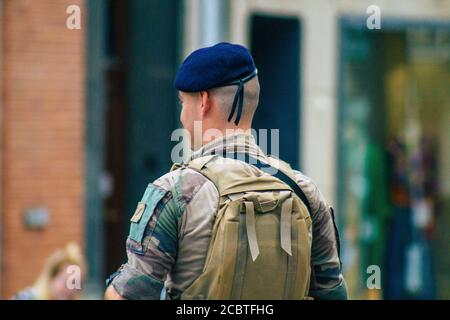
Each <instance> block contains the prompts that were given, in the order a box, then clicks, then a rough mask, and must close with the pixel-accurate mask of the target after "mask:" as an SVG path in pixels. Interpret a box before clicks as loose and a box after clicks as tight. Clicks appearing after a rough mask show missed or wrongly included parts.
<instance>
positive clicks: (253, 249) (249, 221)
mask: <svg viewBox="0 0 450 320" xmlns="http://www.w3.org/2000/svg"><path fill="white" fill-rule="evenodd" d="M244 204H245V218H246V220H245V222H246V225H247V238H248V246H249V248H250V254H251V255H252V260H253V261H255V260H256V258H258V256H259V247H258V240H257V239H256V221H255V209H254V206H253V202H251V201H245V202H244Z"/></svg>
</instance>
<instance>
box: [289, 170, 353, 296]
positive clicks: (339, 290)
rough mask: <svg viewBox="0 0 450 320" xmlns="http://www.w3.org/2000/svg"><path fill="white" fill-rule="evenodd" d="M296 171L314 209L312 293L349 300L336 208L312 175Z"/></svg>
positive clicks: (312, 214) (310, 293)
mask: <svg viewBox="0 0 450 320" xmlns="http://www.w3.org/2000/svg"><path fill="white" fill-rule="evenodd" d="M295 173H296V180H297V183H298V184H299V186H300V187H301V188H302V190H303V192H304V193H305V195H306V197H307V198H308V200H309V202H310V206H311V211H312V212H310V214H311V219H312V248H311V273H312V274H311V284H310V292H309V295H310V296H311V297H313V298H315V299H333V300H338V299H347V286H346V283H345V280H344V277H343V275H342V269H341V261H340V257H339V246H340V244H339V234H338V230H337V228H336V225H335V221H334V212H333V209H332V208H331V207H330V206H329V205H328V204H327V202H326V200H325V198H324V197H323V195H322V194H321V192H320V191H319V189H318V188H317V187H316V185H315V184H314V183H313V182H312V181H311V180H310V179H309V178H308V177H306V176H304V175H303V174H302V173H300V172H299V171H295Z"/></svg>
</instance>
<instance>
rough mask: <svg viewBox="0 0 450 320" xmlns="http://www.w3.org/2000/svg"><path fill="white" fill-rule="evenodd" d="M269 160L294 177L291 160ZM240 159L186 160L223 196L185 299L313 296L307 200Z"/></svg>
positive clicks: (210, 157) (295, 297) (271, 163)
mask: <svg viewBox="0 0 450 320" xmlns="http://www.w3.org/2000/svg"><path fill="white" fill-rule="evenodd" d="M217 160H219V161H217ZM269 160H270V165H271V167H272V168H276V169H278V170H280V171H281V172H283V173H284V174H285V175H287V176H288V177H290V178H291V179H293V172H292V169H291V168H290V166H289V165H288V164H286V163H284V162H282V161H280V160H278V159H276V160H275V159H272V158H269ZM274 160H275V161H274ZM236 161H237V160H234V159H225V158H222V157H220V159H219V158H218V156H217V155H212V156H206V157H201V158H197V159H194V160H193V161H191V162H190V163H189V164H187V165H184V167H188V168H191V169H193V170H196V171H198V172H200V173H201V174H203V175H204V176H206V177H207V178H208V179H209V180H211V181H212V182H213V183H214V184H215V186H216V187H217V189H218V191H219V196H220V199H219V207H218V211H217V212H216V214H215V220H214V224H213V229H212V233H211V242H210V244H209V248H208V253H207V257H206V261H205V265H204V268H203V272H202V274H201V275H200V276H199V277H198V278H197V279H196V280H195V281H194V282H193V283H192V284H191V285H190V286H189V287H188V288H187V289H186V290H185V291H184V292H183V294H182V296H181V299H208V300H211V299H220V300H223V299H308V297H307V294H308V291H309V282H310V275H311V267H310V259H311V218H310V215H309V212H308V210H307V208H306V206H305V204H304V203H303V202H302V200H300V198H299V197H298V196H297V195H296V193H294V192H293V190H292V189H291V188H290V187H289V186H288V185H287V184H286V183H283V182H282V181H281V180H279V179H277V178H276V177H274V176H272V175H266V174H264V175H259V176H257V175H255V174H254V173H253V171H252V170H250V168H249V167H248V166H243V165H238V163H236ZM246 168H247V169H246ZM182 170H183V169H182Z"/></svg>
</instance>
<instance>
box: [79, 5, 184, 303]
mask: <svg viewBox="0 0 450 320" xmlns="http://www.w3.org/2000/svg"><path fill="white" fill-rule="evenodd" d="M179 5H180V4H179V2H178V1H166V0H157V1H147V0H131V1H126V0H91V1H88V14H89V17H88V20H89V28H88V32H89V34H88V48H89V49H88V69H87V70H88V71H87V72H88V87H87V89H88V99H87V111H86V117H87V134H86V135H87V137H86V149H87V163H86V166H87V168H86V255H87V260H88V263H89V274H88V286H90V288H91V290H92V291H93V292H94V293H93V294H94V295H96V294H100V293H101V291H102V290H103V287H104V281H105V279H106V278H107V277H108V276H109V275H110V274H111V273H113V272H114V271H116V270H117V269H118V268H119V267H120V265H121V264H123V263H125V262H126V250H125V241H126V238H127V236H128V230H129V220H130V218H131V215H132V214H133V211H134V209H135V207H136V204H137V202H138V201H139V200H140V199H141V197H142V195H143V193H144V191H145V189H146V187H147V184H148V183H151V182H152V181H153V180H155V179H156V178H157V177H159V176H161V175H162V174H164V173H165V172H167V171H168V170H169V169H170V166H171V159H170V154H171V152H170V151H171V149H172V142H171V141H170V138H171V133H172V131H173V130H174V129H175V128H176V126H177V125H178V106H177V95H176V91H175V90H174V88H173V77H174V75H175V72H176V68H177V64H178V58H179V57H178V53H179V41H178V39H179V37H178V35H179V26H180V23H179V21H180V19H179V14H180V11H179Z"/></svg>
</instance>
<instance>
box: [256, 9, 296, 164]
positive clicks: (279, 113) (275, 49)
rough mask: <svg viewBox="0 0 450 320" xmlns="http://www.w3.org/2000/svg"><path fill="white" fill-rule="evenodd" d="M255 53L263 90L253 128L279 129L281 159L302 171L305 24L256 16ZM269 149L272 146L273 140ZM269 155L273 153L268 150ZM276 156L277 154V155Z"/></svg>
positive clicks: (269, 142)
mask: <svg viewBox="0 0 450 320" xmlns="http://www.w3.org/2000/svg"><path fill="white" fill-rule="evenodd" d="M250 31H251V44H250V48H251V52H252V55H253V58H254V59H255V63H256V66H257V68H258V76H259V81H260V86H261V93H260V100H259V107H258V109H257V111H256V114H255V118H254V122H253V127H254V128H255V129H256V130H258V129H279V130H280V131H279V140H280V145H279V152H280V154H279V155H276V156H279V157H280V158H281V159H283V160H285V161H287V162H289V163H290V164H291V165H292V167H293V168H295V169H299V167H300V150H301V146H300V141H301V139H300V123H301V118H300V117H301V108H300V101H301V99H300V61H301V57H300V55H301V24H300V20H299V19H298V18H290V17H279V16H269V15H259V14H256V15H253V16H252V17H251V18H250ZM268 137H269V139H270V133H269V134H268ZM267 145H268V146H270V145H271V141H270V140H269V141H268V143H267ZM264 151H266V152H268V153H269V154H271V153H273V151H271V150H264ZM274 155H275V154H274Z"/></svg>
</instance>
